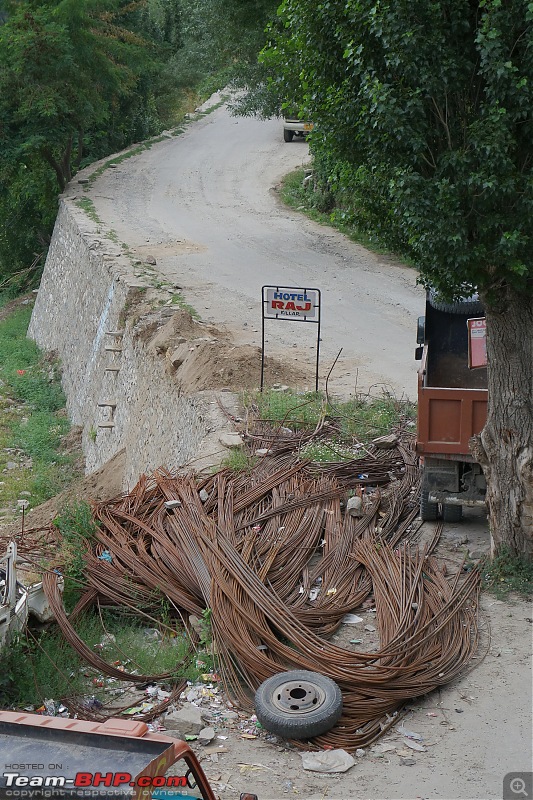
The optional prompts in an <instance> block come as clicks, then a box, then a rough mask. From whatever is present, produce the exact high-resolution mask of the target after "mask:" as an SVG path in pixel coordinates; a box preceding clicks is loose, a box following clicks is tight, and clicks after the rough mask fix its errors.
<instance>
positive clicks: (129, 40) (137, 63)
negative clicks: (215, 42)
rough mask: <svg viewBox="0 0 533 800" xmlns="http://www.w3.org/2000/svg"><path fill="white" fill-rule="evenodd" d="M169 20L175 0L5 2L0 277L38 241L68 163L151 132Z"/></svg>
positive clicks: (173, 28) (0, 60) (174, 24)
mask: <svg viewBox="0 0 533 800" xmlns="http://www.w3.org/2000/svg"><path fill="white" fill-rule="evenodd" d="M178 23H179V14H178V13H177V5H176V3H167V4H166V8H163V5H162V3H161V0H159V2H156V0H152V2H149V0H148V1H147V2H126V1H125V0H44V1H42V0H41V1H39V0H15V2H11V3H9V4H8V6H7V8H6V17H5V21H4V24H3V25H0V186H1V189H0V278H1V277H3V276H6V275H11V274H12V273H13V272H14V271H16V269H17V268H20V267H22V266H27V265H28V262H29V261H31V260H32V253H33V252H34V251H35V250H36V249H38V248H39V245H41V247H42V245H43V244H45V243H46V240H47V237H48V236H49V234H50V232H51V226H52V223H53V219H54V217H55V212H56V200H55V198H56V196H57V190H59V191H62V190H63V188H64V187H65V185H66V183H67V182H68V181H69V179H70V178H71V176H72V174H73V170H76V169H78V168H79V167H80V166H83V165H84V164H85V163H89V162H90V161H91V160H95V159H97V158H99V157H102V156H103V155H105V154H107V153H109V152H113V151H115V150H118V149H120V148H122V147H124V146H126V145H127V144H129V143H131V142H132V141H135V140H138V139H142V138H146V137H147V136H149V135H150V134H151V133H153V132H155V131H156V130H157V128H158V126H159V124H160V121H159V117H158V113H157V108H156V104H155V101H154V93H155V91H156V87H157V81H158V76H159V74H160V73H161V70H162V65H163V56H164V55H165V54H166V55H167V56H168V49H167V50H166V49H165V48H169V47H170V46H172V42H173V41H175V40H176V38H177V37H178ZM145 30H146V31H147V35H144V31H145ZM150 37H151V38H150ZM167 39H168V40H169V41H167Z"/></svg>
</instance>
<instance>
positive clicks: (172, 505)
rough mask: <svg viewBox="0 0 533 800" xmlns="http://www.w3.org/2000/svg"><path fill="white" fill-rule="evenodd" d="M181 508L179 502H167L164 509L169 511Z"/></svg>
mask: <svg viewBox="0 0 533 800" xmlns="http://www.w3.org/2000/svg"><path fill="white" fill-rule="evenodd" d="M180 506H181V500H167V501H166V502H165V508H168V509H169V511H170V509H172V508H179V507H180Z"/></svg>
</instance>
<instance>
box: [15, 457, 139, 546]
mask: <svg viewBox="0 0 533 800" xmlns="http://www.w3.org/2000/svg"><path fill="white" fill-rule="evenodd" d="M125 463H126V455H125V451H124V450H120V452H118V453H117V454H116V455H115V456H113V458H112V459H111V460H110V461H108V462H107V463H106V464H104V466H103V467H101V468H100V469H99V470H97V471H96V472H93V473H92V474H91V475H86V476H85V477H84V478H80V479H79V480H77V481H75V482H74V483H73V484H72V485H71V486H69V487H68V489H65V490H64V491H63V492H61V493H60V494H58V495H56V496H55V497H52V498H51V499H50V500H47V501H46V503H41V505H40V506H36V508H33V509H32V510H31V511H30V512H28V514H27V515H26V519H25V525H24V527H25V529H26V530H28V529H29V528H41V527H44V526H45V525H49V524H50V522H52V520H53V519H54V518H55V517H56V516H57V515H58V513H59V512H60V510H61V509H62V508H63V507H64V506H66V505H69V504H71V503H74V502H76V501H82V500H84V501H86V502H89V501H91V500H97V501H100V500H111V499H112V498H113V497H117V496H118V495H119V494H122V476H123V473H124V465H125ZM20 528H21V520H18V521H17V522H11V523H9V524H6V525H2V526H0V531H1V534H2V537H5V536H9V535H12V534H16V533H19V532H20Z"/></svg>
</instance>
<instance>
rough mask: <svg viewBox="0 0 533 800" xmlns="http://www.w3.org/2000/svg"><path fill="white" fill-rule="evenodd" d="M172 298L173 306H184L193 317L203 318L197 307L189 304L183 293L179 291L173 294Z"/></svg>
mask: <svg viewBox="0 0 533 800" xmlns="http://www.w3.org/2000/svg"><path fill="white" fill-rule="evenodd" d="M170 299H171V301H172V305H173V306H178V307H179V308H182V309H183V310H184V311H188V312H189V314H190V315H191V317H192V318H193V319H196V320H199V319H201V317H200V314H199V313H198V311H197V310H196V309H195V308H193V306H191V305H189V303H186V302H185V300H184V298H183V295H182V294H180V293H179V292H176V294H173V295H172V297H171V298H170Z"/></svg>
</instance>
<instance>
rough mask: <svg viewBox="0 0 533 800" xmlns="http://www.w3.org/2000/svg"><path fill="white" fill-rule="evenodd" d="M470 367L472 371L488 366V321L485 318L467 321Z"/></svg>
mask: <svg viewBox="0 0 533 800" xmlns="http://www.w3.org/2000/svg"><path fill="white" fill-rule="evenodd" d="M466 324H467V325H468V366H469V368H470V369H477V368H478V367H486V366H487V321H486V319H485V317H478V318H477V319H467V321H466Z"/></svg>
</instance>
